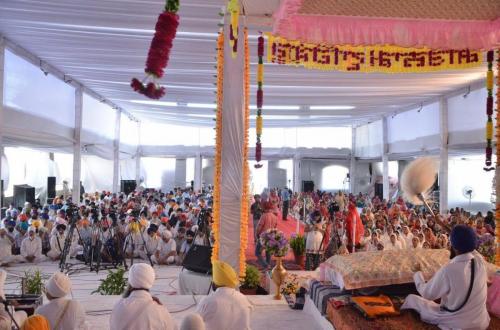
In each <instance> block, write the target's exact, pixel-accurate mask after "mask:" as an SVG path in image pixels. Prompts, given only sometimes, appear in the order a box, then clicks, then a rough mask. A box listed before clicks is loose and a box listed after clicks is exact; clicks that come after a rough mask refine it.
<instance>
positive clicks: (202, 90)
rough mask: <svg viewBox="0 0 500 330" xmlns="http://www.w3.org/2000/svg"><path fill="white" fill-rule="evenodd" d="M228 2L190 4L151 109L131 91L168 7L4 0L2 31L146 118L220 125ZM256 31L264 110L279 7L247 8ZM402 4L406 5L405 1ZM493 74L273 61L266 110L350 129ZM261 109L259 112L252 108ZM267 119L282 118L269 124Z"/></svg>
mask: <svg viewBox="0 0 500 330" xmlns="http://www.w3.org/2000/svg"><path fill="white" fill-rule="evenodd" d="M224 3H225V1H223V0H183V1H181V9H180V13H179V14H180V22H181V23H180V27H179V31H178V34H177V38H176V39H175V41H174V47H173V51H172V54H171V57H170V62H169V66H168V68H167V70H166V74H165V77H164V78H163V79H162V83H163V84H164V85H165V86H166V88H167V94H166V96H165V97H164V98H163V99H162V100H161V101H164V102H178V103H180V105H179V106H177V107H172V106H160V105H150V104H144V103H137V102H132V101H146V99H145V98H144V97H143V96H141V95H139V94H137V93H135V92H133V91H132V89H131V88H130V86H129V83H130V79H131V78H132V77H134V76H136V77H141V76H142V75H143V70H144V62H145V59H146V55H147V51H148V49H149V43H150V41H151V38H152V35H153V32H154V30H153V29H154V24H155V22H156V19H157V16H158V14H159V13H160V11H161V10H162V7H163V2H162V1H133V0H128V1H116V0H114V1H113V0H86V1H81V0H79V1H76V0H24V1H15V0H3V1H1V2H0V33H1V34H2V35H4V36H5V37H7V38H8V39H9V40H11V41H12V42H14V43H16V44H19V45H20V46H22V47H24V48H25V49H27V50H29V51H30V52H32V53H33V54H35V55H37V56H38V57H40V58H41V59H42V60H43V61H46V62H48V63H50V64H52V65H53V66H55V67H57V68H59V69H60V70H61V71H63V72H65V73H67V74H68V76H70V77H74V78H75V79H77V80H79V81H81V82H82V83H83V84H85V85H86V86H87V87H88V88H90V89H93V90H94V91H96V92H97V93H100V94H101V95H103V96H105V97H106V98H108V99H109V100H111V101H113V102H115V103H116V104H118V105H119V106H121V107H123V108H124V109H126V110H127V111H129V112H130V113H132V114H133V115H134V116H136V117H137V118H138V119H140V120H154V121H156V122H165V123H171V124H180V125H205V126H213V125H214V123H213V120H212V118H213V110H212V109H200V108H191V107H188V103H202V104H214V101H215V85H214V82H215V78H214V74H215V73H216V70H215V67H214V66H215V62H216V61H215V46H216V36H217V31H218V26H217V24H218V22H219V19H220V17H219V15H218V13H219V11H220V9H221V6H223V5H224ZM242 3H243V7H244V10H245V14H246V15H247V20H248V24H249V27H250V31H249V32H250V33H249V34H250V52H251V56H252V58H251V62H252V65H251V72H252V77H251V82H252V89H251V95H252V96H251V97H252V98H251V103H252V104H255V98H254V95H255V90H256V82H255V72H256V65H257V56H256V48H257V47H256V46H257V45H256V43H257V40H256V37H257V35H258V31H270V30H271V26H270V24H269V23H270V22H269V20H270V17H271V15H272V13H273V12H274V11H275V10H276V9H277V7H278V6H279V4H280V1H277V0H271V1H269V0H267V1H264V0H251V1H250V0H246V1H242ZM398 3H400V2H398ZM485 71H486V70H485V67H484V66H483V67H478V68H475V69H469V70H465V71H448V72H439V73H425V74H404V75H403V74H391V75H385V74H378V73H370V74H366V73H343V72H325V71H316V70H307V69H304V68H294V67H287V66H283V65H276V64H267V63H266V65H265V70H264V94H265V99H264V104H265V105H268V106H269V105H297V106H300V108H299V109H298V110H265V111H264V119H265V120H266V125H267V126H283V127H286V126H290V127H296V126H325V125H330V126H333V125H350V124H361V123H365V122H368V121H372V120H374V119H376V118H380V116H382V115H384V114H390V113H394V112H395V111H397V110H398V109H401V108H406V107H409V106H413V105H415V106H418V104H420V103H421V102H422V101H425V100H428V99H433V98H436V97H438V96H439V95H442V94H446V93H449V92H451V91H453V90H456V89H459V88H466V87H467V86H468V85H470V84H471V83H473V82H474V81H477V80H479V79H482V78H483V77H484V75H485ZM311 105H349V106H354V107H355V109H353V110H334V111H331V110H328V111H322V110H318V111H311V110H309V106H311ZM253 111H255V110H253ZM266 115H272V116H278V117H274V118H273V117H268V118H267V119H266Z"/></svg>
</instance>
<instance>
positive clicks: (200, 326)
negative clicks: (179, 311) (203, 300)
mask: <svg viewBox="0 0 500 330" xmlns="http://www.w3.org/2000/svg"><path fill="white" fill-rule="evenodd" d="M205 329H206V328H205V322H203V318H202V317H201V315H200V314H198V313H192V314H189V315H187V316H186V317H185V318H184V320H182V323H181V329H180V330H205Z"/></svg>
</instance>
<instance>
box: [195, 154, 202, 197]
mask: <svg viewBox="0 0 500 330" xmlns="http://www.w3.org/2000/svg"><path fill="white" fill-rule="evenodd" d="M202 163H203V158H202V157H201V154H200V153H197V154H196V156H195V158H194V187H193V189H194V191H201V185H202V182H201V180H202V177H203V173H202Z"/></svg>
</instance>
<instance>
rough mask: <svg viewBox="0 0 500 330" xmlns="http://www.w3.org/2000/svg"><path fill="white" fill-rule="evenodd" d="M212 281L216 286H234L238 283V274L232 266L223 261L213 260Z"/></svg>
mask: <svg viewBox="0 0 500 330" xmlns="http://www.w3.org/2000/svg"><path fill="white" fill-rule="evenodd" d="M212 276H213V282H214V284H215V285H217V286H225V287H229V288H236V286H237V285H238V283H239V282H240V281H239V280H238V275H236V272H235V271H234V269H233V267H231V266H230V265H229V264H227V263H225V262H224V261H219V260H217V261H214V262H213V264H212Z"/></svg>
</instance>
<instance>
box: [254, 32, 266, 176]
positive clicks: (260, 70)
mask: <svg viewBox="0 0 500 330" xmlns="http://www.w3.org/2000/svg"><path fill="white" fill-rule="evenodd" d="M257 56H258V59H259V62H258V64H257V118H256V120H255V131H256V133H257V143H256V144H255V161H256V162H257V164H255V165H254V167H255V168H261V167H262V164H260V161H261V160H262V141H261V137H262V126H263V120H262V104H263V103H264V91H263V89H262V84H263V83H264V60H263V58H264V37H262V35H261V36H259V39H258V40H257Z"/></svg>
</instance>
